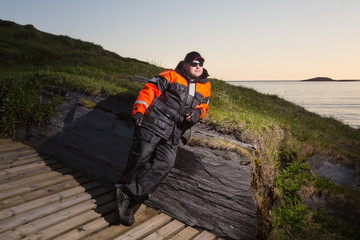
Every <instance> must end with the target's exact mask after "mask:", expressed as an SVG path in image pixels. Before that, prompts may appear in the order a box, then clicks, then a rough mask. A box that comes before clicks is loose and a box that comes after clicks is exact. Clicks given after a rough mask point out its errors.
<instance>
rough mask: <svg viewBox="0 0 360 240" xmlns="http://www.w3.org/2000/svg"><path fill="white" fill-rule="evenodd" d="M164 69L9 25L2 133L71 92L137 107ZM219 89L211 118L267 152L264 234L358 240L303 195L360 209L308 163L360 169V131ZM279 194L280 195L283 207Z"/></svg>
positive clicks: (2, 25) (1, 67)
mask: <svg viewBox="0 0 360 240" xmlns="http://www.w3.org/2000/svg"><path fill="white" fill-rule="evenodd" d="M162 70H163V69H162V68H161V67H158V66H154V65H152V64H149V63H146V62H142V61H138V60H136V59H129V58H123V57H121V56H119V55H117V54H115V53H111V52H109V51H106V50H104V49H103V48H102V47H101V46H99V45H95V44H92V43H88V42H83V41H80V40H75V39H72V38H70V37H67V36H54V35H51V34H48V33H44V32H40V31H38V30H36V29H35V28H34V27H33V26H32V25H25V26H20V25H17V24H15V23H12V22H7V21H0V134H1V135H3V136H12V135H13V134H14V132H15V131H16V129H18V128H19V127H20V126H24V125H25V126H26V125H32V124H41V123H44V122H46V121H48V120H49V119H50V118H51V116H52V115H53V113H54V111H55V110H56V107H57V106H58V105H59V104H60V103H62V102H63V96H64V94H65V92H66V91H67V90H69V89H72V90H78V91H83V92H86V93H88V94H91V95H97V94H100V93H102V94H108V95H116V96H118V97H119V98H121V99H123V100H124V101H127V102H129V103H130V102H133V100H134V98H135V97H136V95H137V93H138V91H139V90H140V89H141V87H142V86H143V84H144V83H143V82H139V81H136V80H132V77H133V76H144V77H148V78H151V77H152V76H154V75H155V74H157V73H159V72H160V71H162ZM211 83H212V99H211V108H210V111H209V112H208V114H207V116H206V117H205V119H204V120H203V122H204V123H205V124H207V125H210V126H213V127H214V128H215V129H217V130H218V131H220V132H223V133H226V134H232V135H234V136H235V137H236V138H237V139H239V140H241V141H243V142H246V143H251V144H256V145H257V146H258V151H257V157H256V159H254V163H255V164H254V166H255V167H254V174H253V178H254V180H253V187H254V190H255V200H256V202H257V205H258V207H259V216H260V217H259V219H260V221H261V222H260V223H259V224H260V230H262V231H264V232H265V231H267V230H266V229H268V228H267V222H268V221H270V222H271V225H272V227H273V231H272V233H271V234H270V238H271V239H286V238H287V239H300V238H305V239H307V238H309V236H310V237H311V238H312V239H336V238H337V237H339V238H346V239H356V236H359V232H358V231H359V230H358V229H356V228H354V226H353V225H351V224H350V223H347V222H341V220H337V219H335V218H332V217H330V216H327V215H326V214H325V213H324V212H321V211H313V210H310V209H309V208H308V207H307V206H306V205H304V204H303V203H302V202H301V196H302V195H303V194H304V190H303V189H306V188H308V189H309V188H310V189H312V191H316V192H329V193H331V194H334V195H337V196H341V197H342V198H344V199H346V201H349V202H352V203H355V204H357V205H358V206H360V196H359V192H356V191H354V190H351V189H347V188H344V187H340V186H338V185H335V184H333V183H331V182H330V180H329V179H326V178H324V177H320V176H312V175H311V173H310V169H309V166H308V165H307V164H306V159H307V158H308V157H309V156H311V155H312V154H313V153H315V152H316V153H321V154H324V155H329V156H334V157H337V158H341V159H343V160H344V161H352V162H354V163H355V164H358V165H359V164H360V151H359V146H360V130H356V129H352V128H351V127H349V126H347V125H344V124H342V123H341V122H339V121H336V120H334V119H332V118H322V117H319V116H318V115H316V114H314V113H310V112H308V111H306V110H305V109H304V108H302V107H300V106H297V105H295V104H292V103H290V102H287V101H285V100H283V99H281V98H279V97H278V96H275V95H264V94H260V93H258V92H256V91H254V90H252V89H247V88H243V87H235V86H232V85H229V84H226V83H225V82H223V81H220V80H217V79H211ZM44 96H45V98H44ZM82 104H83V105H84V106H87V107H90V108H93V107H94V103H93V102H89V101H85V100H84V101H83V102H82ZM192 144H194V145H199V146H200V145H204V146H207V147H212V148H221V149H229V150H232V151H236V152H239V153H242V154H244V153H243V152H242V150H241V149H239V148H237V147H235V146H232V145H231V144H229V143H226V142H222V143H218V142H213V141H210V140H209V141H208V142H205V143H204V141H202V142H201V141H197V140H196V139H194V140H193V142H192ZM273 195H274V196H273ZM270 196H271V197H270ZM270 198H274V199H276V200H274V203H272V200H271V199H270ZM269 209H270V211H269ZM333 226H336V227H333ZM265 235H266V234H265ZM265 235H264V236H265ZM354 236H355V237H354Z"/></svg>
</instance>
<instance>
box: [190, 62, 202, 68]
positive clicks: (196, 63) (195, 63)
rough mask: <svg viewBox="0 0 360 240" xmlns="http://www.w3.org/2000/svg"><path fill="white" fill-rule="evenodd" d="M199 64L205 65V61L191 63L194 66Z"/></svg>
mask: <svg viewBox="0 0 360 240" xmlns="http://www.w3.org/2000/svg"><path fill="white" fill-rule="evenodd" d="M197 65H199V66H200V67H202V66H203V65H204V63H203V62H192V63H190V66H192V67H196V66H197Z"/></svg>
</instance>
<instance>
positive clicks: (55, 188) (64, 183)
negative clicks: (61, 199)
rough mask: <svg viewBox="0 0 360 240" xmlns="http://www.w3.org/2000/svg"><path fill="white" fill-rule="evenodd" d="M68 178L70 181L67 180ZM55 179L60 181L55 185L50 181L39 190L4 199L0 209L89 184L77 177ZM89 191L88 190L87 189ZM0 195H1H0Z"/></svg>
mask: <svg viewBox="0 0 360 240" xmlns="http://www.w3.org/2000/svg"><path fill="white" fill-rule="evenodd" d="M69 178H70V179H69ZM57 179H59V180H60V183H57V182H56V181H54V180H56V179H51V181H52V182H50V183H53V184H50V185H49V186H44V187H43V188H40V189H37V190H36V189H34V191H30V190H29V191H27V192H25V193H21V194H18V195H15V196H12V197H10V198H6V199H3V200H1V201H0V209H4V208H9V207H12V206H15V205H18V204H21V203H24V202H28V201H31V200H34V199H37V198H41V197H44V196H47V195H49V194H52V193H57V192H60V191H62V190H66V189H69V188H72V187H77V186H79V185H80V184H85V183H89V182H90V179H88V178H86V177H79V178H77V179H74V178H73V177H72V176H70V175H68V176H66V177H58V178H57ZM44 184H49V182H47V183H44ZM98 186H100V184H99V183H98V185H97V186H96V187H98ZM27 188H29V189H33V188H31V187H29V186H28V187H27ZM88 190H90V189H88ZM0 195H1V194H0Z"/></svg>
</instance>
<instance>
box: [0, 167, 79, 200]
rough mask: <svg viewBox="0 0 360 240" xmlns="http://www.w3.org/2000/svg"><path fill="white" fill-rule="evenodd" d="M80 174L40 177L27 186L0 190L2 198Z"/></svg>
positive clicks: (73, 177) (66, 179)
mask: <svg viewBox="0 0 360 240" xmlns="http://www.w3.org/2000/svg"><path fill="white" fill-rule="evenodd" d="M53 175H54V174H53ZM79 176H81V174H80V173H73V174H72V175H69V174H68V175H60V174H55V176H50V177H49V176H48V178H44V179H40V180H39V181H38V182H31V183H30V184H29V185H27V186H21V187H20V186H19V187H14V188H12V189H9V190H6V191H3V192H0V200H2V199H6V198H9V197H12V196H17V195H20V194H24V193H28V192H32V191H35V190H37V189H40V188H43V187H47V186H51V185H53V184H57V183H61V182H65V181H68V180H72V179H75V178H76V177H79ZM41 180H42V181H41Z"/></svg>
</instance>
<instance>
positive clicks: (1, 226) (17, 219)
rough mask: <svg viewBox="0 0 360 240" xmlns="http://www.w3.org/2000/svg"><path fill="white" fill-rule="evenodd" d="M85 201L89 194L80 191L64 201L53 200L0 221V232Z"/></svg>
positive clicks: (89, 199) (89, 198)
mask: <svg viewBox="0 0 360 240" xmlns="http://www.w3.org/2000/svg"><path fill="white" fill-rule="evenodd" d="M85 201H92V202H94V201H95V200H91V196H90V194H87V193H82V194H78V195H75V196H72V197H70V198H67V199H66V200H64V201H61V202H55V203H52V204H49V205H46V206H44V207H42V208H39V209H33V210H31V211H28V212H25V213H23V214H19V215H16V216H14V217H12V218H10V219H5V220H2V221H0V232H5V231H8V230H10V229H13V228H15V227H18V226H21V225H24V224H27V223H29V222H31V221H35V220H37V219H39V218H42V217H44V216H47V215H49V214H51V213H52V212H57V211H61V210H63V209H65V208H69V207H71V206H74V205H77V204H79V203H82V202H85Z"/></svg>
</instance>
